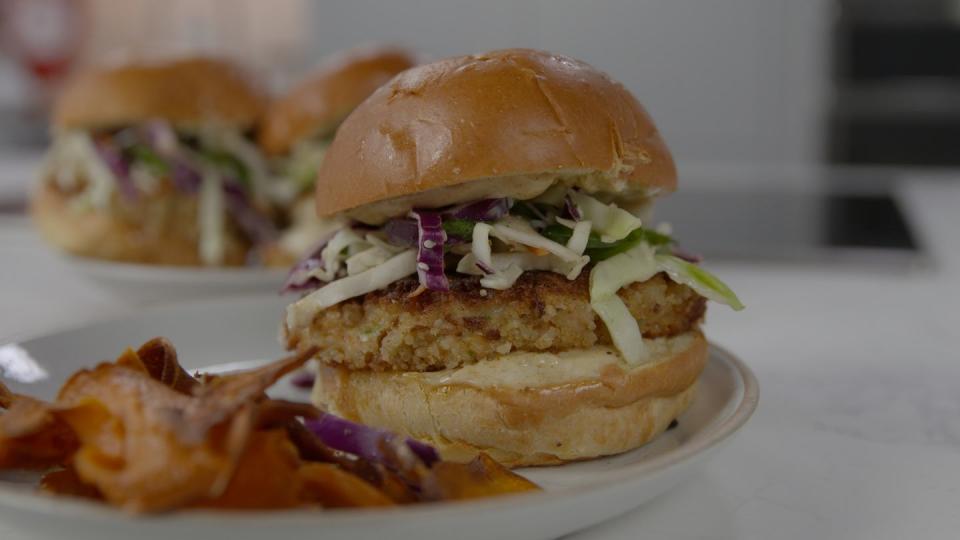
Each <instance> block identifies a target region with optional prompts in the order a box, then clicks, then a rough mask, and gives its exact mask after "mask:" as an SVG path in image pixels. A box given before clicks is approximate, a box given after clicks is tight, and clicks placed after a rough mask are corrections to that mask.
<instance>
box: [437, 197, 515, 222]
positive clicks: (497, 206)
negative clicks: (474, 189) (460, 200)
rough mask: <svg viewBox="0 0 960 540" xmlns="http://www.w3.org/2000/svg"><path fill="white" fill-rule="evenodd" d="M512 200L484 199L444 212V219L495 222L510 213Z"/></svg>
mask: <svg viewBox="0 0 960 540" xmlns="http://www.w3.org/2000/svg"><path fill="white" fill-rule="evenodd" d="M510 203H511V201H510V199H508V198H500V199H482V200H479V201H474V202H469V203H465V204H461V205H459V206H455V207H453V208H451V209H449V210H446V211H444V212H443V217H448V218H453V219H469V220H472V221H495V220H498V219H500V218H502V217H503V216H505V215H507V212H509V211H510Z"/></svg>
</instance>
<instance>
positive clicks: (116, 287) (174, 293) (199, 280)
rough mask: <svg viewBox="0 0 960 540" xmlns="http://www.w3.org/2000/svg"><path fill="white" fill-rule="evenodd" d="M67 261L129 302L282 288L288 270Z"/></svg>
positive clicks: (88, 259)
mask: <svg viewBox="0 0 960 540" xmlns="http://www.w3.org/2000/svg"><path fill="white" fill-rule="evenodd" d="M64 260H65V261H66V263H67V264H68V265H69V266H70V267H72V268H73V269H75V270H76V271H77V272H78V273H79V274H81V275H83V276H85V277H86V278H87V279H89V280H90V281H92V282H94V283H96V284H97V285H98V286H100V288H102V289H104V290H105V291H107V292H109V293H111V294H116V295H119V296H122V297H123V298H125V299H126V300H127V301H133V302H140V303H146V302H157V301H170V300H185V299H196V298H201V297H214V296H228V295H237V294H252V293H275V292H277V291H278V290H280V287H281V286H282V285H283V282H284V279H285V278H286V276H287V270H285V269H277V268H257V267H249V268H247V267H235V268H189V267H176V266H158V265H150V264H132V263H119V262H112V261H103V260H97V259H90V258H85V257H76V256H72V255H65V256H64Z"/></svg>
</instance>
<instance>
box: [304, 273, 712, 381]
mask: <svg viewBox="0 0 960 540" xmlns="http://www.w3.org/2000/svg"><path fill="white" fill-rule="evenodd" d="M448 278H449V280H450V290H449V291H447V292H437V291H425V292H423V293H422V294H419V295H417V296H413V297H411V296H410V295H411V294H412V293H413V292H414V291H416V290H417V288H418V282H417V279H416V278H414V277H410V278H407V279H403V280H400V281H397V282H395V283H393V284H392V285H390V286H389V287H387V288H385V289H382V290H380V291H376V292H373V293H370V294H367V295H364V296H361V297H358V298H353V299H350V300H347V301H345V302H342V303H340V304H337V305H336V306H333V307H330V308H327V309H325V310H323V311H322V312H320V313H318V314H317V316H316V317H315V318H314V320H313V323H312V325H311V326H310V327H309V329H306V330H304V331H300V332H297V333H295V334H291V333H289V332H288V333H287V345H288V347H289V348H291V349H292V348H297V349H298V350H303V349H306V348H309V347H314V346H316V347H319V349H320V353H319V354H318V359H319V360H320V361H322V362H326V363H331V364H343V365H346V366H348V367H350V368H352V369H373V370H403V371H433V370H437V369H444V368H454V367H458V366H461V365H464V364H471V363H474V362H478V361H482V360H484V359H489V358H493V357H496V356H500V355H503V354H506V353H509V352H513V351H549V352H558V351H563V350H567V349H579V348H586V347H592V346H594V345H597V344H610V343H611V341H610V334H609V333H608V332H607V329H606V326H605V325H604V324H603V322H602V321H601V320H600V319H599V317H597V316H596V314H595V313H594V312H593V309H592V308H591V307H590V293H589V272H583V273H582V274H581V275H580V277H579V278H577V279H575V280H573V281H569V280H567V279H566V278H565V277H563V276H561V275H559V274H555V273H553V272H525V273H524V274H523V275H522V276H521V277H520V279H518V280H517V282H516V283H515V284H514V286H513V287H511V288H510V289H507V290H504V291H498V290H491V289H484V288H482V287H481V286H480V281H479V278H478V277H475V276H465V275H451V276H448ZM618 294H619V295H620V297H621V298H622V299H623V300H624V302H625V303H626V304H627V306H628V307H629V308H630V312H631V313H632V314H633V316H634V317H635V318H636V319H637V321H639V323H640V329H641V331H642V332H643V335H644V337H648V338H654V337H665V336H673V335H676V334H680V333H683V332H686V331H688V330H690V329H691V328H693V327H695V326H696V325H697V324H698V323H699V321H700V320H701V319H702V318H703V314H704V311H705V309H706V299H705V298H703V297H702V296H700V295H698V294H697V293H695V292H694V291H693V290H692V289H690V288H689V287H687V286H685V285H680V284H677V283H674V282H673V281H671V280H670V279H668V278H667V277H666V276H665V275H663V274H658V275H656V276H654V277H653V278H651V279H649V280H647V281H645V282H643V283H633V284H630V285H627V286H625V287H623V288H622V289H621V290H620V291H619V293H618Z"/></svg>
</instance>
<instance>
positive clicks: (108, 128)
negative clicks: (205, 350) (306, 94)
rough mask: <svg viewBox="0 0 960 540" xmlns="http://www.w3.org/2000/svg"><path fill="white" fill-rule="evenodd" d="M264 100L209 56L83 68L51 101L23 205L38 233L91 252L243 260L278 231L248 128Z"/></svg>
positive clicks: (168, 260)
mask: <svg viewBox="0 0 960 540" xmlns="http://www.w3.org/2000/svg"><path fill="white" fill-rule="evenodd" d="M263 107H264V99H263V97H262V95H261V94H260V92H259V91H258V90H257V88H256V87H255V86H254V85H253V84H252V83H251V82H250V80H249V79H248V78H247V77H246V76H245V74H243V73H242V72H241V71H240V70H239V69H238V68H236V67H235V66H233V65H231V64H229V63H227V62H223V61H220V60H215V59H208V58H189V59H174V60H166V61H159V62H154V63H131V64H124V65H115V66H110V67H101V68H97V69H92V70H89V71H85V72H82V73H80V74H79V75H78V76H76V77H74V78H73V79H72V80H71V81H70V82H68V83H67V85H66V87H65V88H64V89H63V91H62V93H61V94H60V96H59V97H58V99H57V101H56V103H55V105H54V110H53V115H52V134H51V135H52V145H51V147H50V149H49V151H48V152H47V155H46V158H45V161H44V165H43V167H42V169H41V175H40V179H39V183H38V184H39V185H38V186H37V187H36V189H35V191H34V193H33V197H32V205H31V206H32V213H33V217H34V221H35V223H36V225H37V227H38V228H39V230H40V233H41V235H42V236H43V237H44V238H45V239H46V240H47V241H48V242H50V243H51V244H53V245H54V246H57V247H59V248H61V249H63V250H65V251H67V252H69V253H71V254H74V255H78V256H83V257H91V258H97V259H109V260H113V261H123V262H131V263H144V264H161V265H178V266H221V265H222V266H235V265H242V264H245V263H246V262H247V260H248V257H249V255H250V253H251V250H252V249H253V248H255V247H256V246H257V245H259V244H262V243H265V242H268V241H270V240H271V239H272V238H273V237H274V236H275V233H276V231H275V228H274V224H273V222H272V220H271V216H270V210H269V207H268V202H267V201H266V198H265V196H266V195H265V193H266V182H267V171H266V167H265V164H264V162H263V160H262V158H261V157H260V154H259V151H258V150H257V148H256V145H255V144H253V142H252V140H251V139H250V136H251V134H252V132H253V129H254V126H255V124H256V122H257V120H258V119H259V117H260V116H261V114H262V110H263Z"/></svg>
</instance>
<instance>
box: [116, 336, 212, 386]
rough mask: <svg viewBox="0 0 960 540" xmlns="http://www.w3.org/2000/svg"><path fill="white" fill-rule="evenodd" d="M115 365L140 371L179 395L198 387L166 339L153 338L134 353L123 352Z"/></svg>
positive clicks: (197, 383) (129, 351)
mask: <svg viewBox="0 0 960 540" xmlns="http://www.w3.org/2000/svg"><path fill="white" fill-rule="evenodd" d="M116 363H117V364H119V365H122V366H125V367H130V368H134V369H142V370H143V371H144V372H146V373H147V374H148V375H150V377H151V378H153V379H154V380H156V381H158V382H160V383H162V384H164V385H165V386H169V387H170V388H172V389H173V390H176V391H177V392H180V393H181V394H188V395H189V394H191V393H192V392H193V390H194V389H195V388H196V387H197V386H199V385H200V383H199V382H198V381H197V380H196V379H194V378H193V377H192V376H191V375H190V374H189V373H187V371H186V370H185V369H183V367H181V366H180V361H179V360H178V359H177V350H176V349H175V348H174V347H173V344H172V343H170V342H169V341H168V340H167V339H166V338H162V337H155V338H153V339H151V340H150V341H148V342H146V343H144V344H143V345H141V346H140V348H139V349H137V352H136V353H134V352H133V351H131V350H129V349H128V350H127V351H126V352H124V354H123V355H121V356H120V358H118V359H117V362H116Z"/></svg>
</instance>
